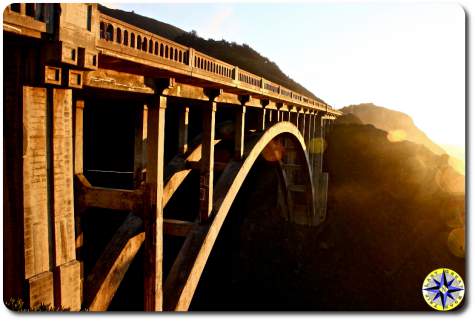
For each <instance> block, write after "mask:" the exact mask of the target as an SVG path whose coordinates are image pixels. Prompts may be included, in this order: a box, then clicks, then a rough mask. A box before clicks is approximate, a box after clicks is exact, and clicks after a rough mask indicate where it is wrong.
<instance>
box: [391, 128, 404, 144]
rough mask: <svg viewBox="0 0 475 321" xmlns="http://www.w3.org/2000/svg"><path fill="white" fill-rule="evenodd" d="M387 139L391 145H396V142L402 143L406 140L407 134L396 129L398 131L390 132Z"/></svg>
mask: <svg viewBox="0 0 475 321" xmlns="http://www.w3.org/2000/svg"><path fill="white" fill-rule="evenodd" d="M386 137H387V139H388V140H389V141H390V142H391V143H396V142H402V141H403V140H406V138H407V134H406V132H405V131H404V130H402V129H396V130H390V131H389V132H388V135H387V136H386Z"/></svg>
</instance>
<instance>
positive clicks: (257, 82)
mask: <svg viewBox="0 0 475 321" xmlns="http://www.w3.org/2000/svg"><path fill="white" fill-rule="evenodd" d="M96 44H97V45H98V47H101V48H105V49H109V50H112V51H114V52H117V53H119V54H120V55H121V56H122V57H124V58H125V57H127V56H128V55H130V56H132V57H136V58H142V59H146V60H150V61H155V62H157V63H159V64H162V65H166V66H169V67H172V68H173V69H174V71H178V72H180V71H181V72H183V73H187V74H191V75H194V76H198V77H201V78H205V79H208V80H211V81H217V82H220V83H224V84H228V85H229V86H237V87H239V88H243V89H247V90H249V91H251V92H257V93H261V94H264V95H267V96H272V97H274V98H278V99H280V100H283V101H287V102H291V103H298V104H303V105H307V106H308V107H311V108H318V109H325V110H331V107H330V106H328V105H326V104H324V103H321V102H318V101H316V100H314V99H311V98H309V97H306V96H304V95H302V94H299V93H297V92H295V91H293V90H290V89H288V88H285V87H284V86H281V85H279V84H276V83H273V82H271V81H269V80H267V79H265V78H263V77H260V76H257V75H255V74H253V73H251V72H248V71H246V70H243V69H240V68H238V67H236V66H233V65H231V64H228V63H226V62H224V61H221V60H219V59H216V58H213V57H211V56H208V55H206V54H204V53H202V52H199V51H196V50H194V49H193V48H189V47H186V46H183V45H180V44H178V43H176V42H174V41H171V40H169V39H166V38H163V37H160V36H158V35H156V34H153V33H151V32H148V31H146V30H143V29H141V28H138V27H136V26H134V25H131V24H129V23H127V22H124V21H122V20H119V19H116V18H113V17H110V16H108V15H106V14H103V13H100V15H99V37H98V38H97V41H96Z"/></svg>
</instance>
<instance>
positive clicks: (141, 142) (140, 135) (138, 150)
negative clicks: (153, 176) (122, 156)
mask: <svg viewBox="0 0 475 321" xmlns="http://www.w3.org/2000/svg"><path fill="white" fill-rule="evenodd" d="M147 114H148V108H147V106H143V107H140V108H139V110H138V111H137V112H136V114H135V115H136V117H135V143H134V182H135V187H136V188H138V187H139V186H140V184H141V183H142V181H143V179H144V168H145V167H146V166H145V165H146V164H145V159H146V155H147V151H146V144H145V140H146V139H147Z"/></svg>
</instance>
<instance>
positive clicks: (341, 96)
mask: <svg viewBox="0 0 475 321" xmlns="http://www.w3.org/2000/svg"><path fill="white" fill-rule="evenodd" d="M105 5H107V6H109V7H114V8H117V9H122V10H127V11H131V10H133V11H135V12H136V13H138V14H141V15H145V16H148V17H151V18H154V19H157V20H160V21H163V22H167V23H170V24H172V25H175V26H177V27H179V28H181V29H184V30H186V31H191V30H195V31H196V32H197V33H198V35H199V36H201V37H203V38H213V39H216V40H221V39H225V40H228V41H235V42H237V43H246V44H248V45H250V46H251V47H252V48H254V49H255V50H257V51H258V52H259V53H261V54H262V55H263V56H266V57H268V58H269V59H270V60H272V61H274V62H276V63H277V64H278V65H279V67H280V68H281V69H282V71H283V72H284V73H286V74H287V75H289V76H290V77H291V78H293V79H294V80H296V81H297V82H299V83H300V84H302V85H303V86H305V87H306V88H307V89H309V90H311V91H312V92H313V93H314V94H316V95H317V96H318V97H320V98H322V99H323V100H325V101H326V102H327V103H329V104H330V105H332V106H333V107H334V108H341V107H344V106H347V105H350V104H359V103H367V102H372V103H374V104H376V105H379V106H384V107H387V108H390V109H394V110H399V111H401V112H404V113H406V114H408V115H409V116H411V117H412V119H413V120H414V123H415V124H416V126H418V127H419V128H420V129H422V130H423V131H424V132H425V133H426V134H427V135H428V136H429V138H431V139H432V140H434V141H435V142H436V143H438V144H440V145H458V146H464V144H465V13H464V11H463V9H462V7H461V6H459V5H457V4H455V3H407V2H400V3H397V2H393V3H388V2H384V3H381V2H372V3H371V2H368V3H364V2H363V3H341V2H331V3H330V2H312V3H299V4H294V3H290V2H289V3H285V2H284V3H192V4H189V3H174V4H171V3H153V4H150V3H147V4H139V3H130V4H126V3H106V4H105Z"/></svg>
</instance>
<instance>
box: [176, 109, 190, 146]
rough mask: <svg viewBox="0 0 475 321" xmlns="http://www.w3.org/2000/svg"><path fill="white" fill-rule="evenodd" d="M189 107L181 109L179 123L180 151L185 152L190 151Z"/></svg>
mask: <svg viewBox="0 0 475 321" xmlns="http://www.w3.org/2000/svg"><path fill="white" fill-rule="evenodd" d="M189 113H190V108H189V107H183V108H181V109H180V120H179V121H180V123H179V124H178V152H179V153H181V154H185V153H186V152H187V151H188V117H189Z"/></svg>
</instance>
